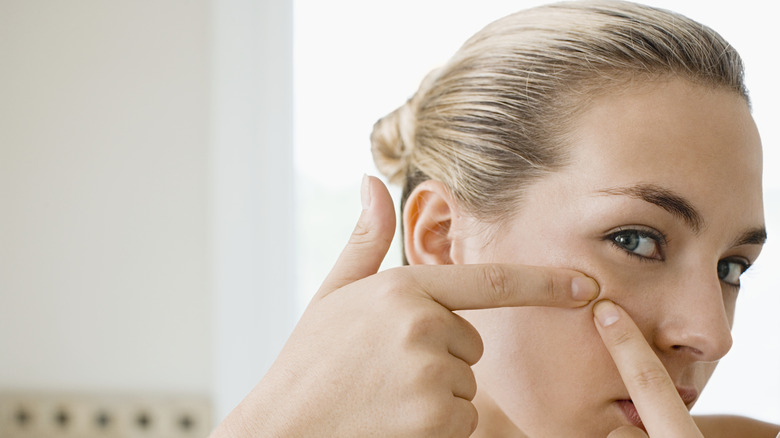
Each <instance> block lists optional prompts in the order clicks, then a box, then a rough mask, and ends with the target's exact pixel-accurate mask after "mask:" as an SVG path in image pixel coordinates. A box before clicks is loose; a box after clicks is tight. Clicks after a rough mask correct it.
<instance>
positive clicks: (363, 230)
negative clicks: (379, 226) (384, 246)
mask: <svg viewBox="0 0 780 438" xmlns="http://www.w3.org/2000/svg"><path fill="white" fill-rule="evenodd" d="M373 234H374V233H373V230H372V228H371V227H369V226H368V225H367V224H365V223H364V222H363V221H358V223H357V224H356V225H355V229H354V230H352V234H351V235H350V236H349V244H350V245H363V244H367V243H370V242H371V240H372V237H373Z"/></svg>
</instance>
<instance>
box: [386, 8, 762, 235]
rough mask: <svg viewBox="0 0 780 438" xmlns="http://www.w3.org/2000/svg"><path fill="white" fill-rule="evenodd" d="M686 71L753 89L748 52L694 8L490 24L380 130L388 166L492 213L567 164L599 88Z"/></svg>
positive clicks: (534, 12)
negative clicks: (577, 121)
mask: <svg viewBox="0 0 780 438" xmlns="http://www.w3.org/2000/svg"><path fill="white" fill-rule="evenodd" d="M670 76H676V77H684V78H686V79H689V80H691V81H693V82H695V83H700V84H704V85H707V86H712V87H725V88H727V89H731V90H733V91H735V92H737V93H740V94H741V95H742V96H744V97H745V99H746V100H747V99H748V94H747V90H746V89H745V85H744V79H743V66H742V61H741V59H740V57H739V55H738V53H737V52H736V50H734V49H733V48H732V47H731V46H730V45H729V44H728V43H727V42H726V41H725V40H724V39H723V38H722V37H721V36H720V35H718V34H717V33H716V32H715V31H713V30H712V29H710V28H708V27H706V26H703V25H702V24H699V23H697V22H695V21H693V20H691V19H688V18H686V17H684V16H682V15H679V14H676V13H673V12H669V11H665V10H662V9H657V8H652V7H648V6H644V5H639V4H635V3H629V2H623V1H583V2H571V3H558V4H552V5H547V6H542V7H538V8H533V9H528V10H525V11H521V12H518V13H515V14H513V15H509V16H507V17H505V18H502V19H500V20H498V21H495V22H493V23H491V24H489V25H488V26H487V27H485V28H484V29H482V30H481V31H480V32H478V33H477V34H476V35H474V36H473V37H472V38H471V39H469V40H468V41H467V42H466V43H465V44H464V45H463V46H462V47H461V49H460V50H459V51H458V52H457V53H456V54H455V56H454V57H453V58H452V59H451V60H450V61H449V62H448V63H447V64H446V65H445V66H443V67H442V68H440V69H438V70H435V71H433V72H431V73H430V74H429V75H428V76H427V77H426V78H425V79H424V80H423V82H422V84H421V85H420V88H419V90H418V91H417V93H416V94H414V96H413V97H412V98H411V99H409V100H408V101H407V102H406V104H405V105H403V106H401V107H400V108H398V109H397V110H395V111H394V112H392V113H391V114H389V115H388V116H386V117H384V118H382V119H380V120H379V121H378V122H377V123H376V125H375V126H374V131H373V133H372V135H371V143H372V153H373V155H374V161H375V163H376V165H377V167H378V168H379V170H380V171H381V172H382V173H383V174H384V175H385V176H386V177H387V178H388V179H389V180H390V182H391V183H395V184H400V185H402V186H403V193H402V204H401V205H402V206H401V208H402V211H403V206H404V204H405V201H406V198H407V197H408V195H409V193H410V192H411V191H412V190H413V189H414V187H416V186H417V185H418V184H419V183H420V182H422V181H425V180H427V179H434V180H438V181H440V182H442V183H443V184H444V185H445V186H446V187H447V189H448V190H449V192H450V193H451V195H452V196H453V197H454V198H455V199H456V200H457V201H458V203H459V205H461V206H462V207H463V208H464V209H466V211H468V212H470V213H471V214H473V215H474V216H475V217H477V218H479V219H481V220H485V221H488V222H497V221H500V219H501V218H503V217H506V216H507V215H509V214H511V212H512V211H514V209H515V208H516V207H518V204H519V203H520V202H521V200H522V193H523V187H525V186H526V185H527V184H529V183H530V182H533V181H534V180H535V179H537V178H539V177H541V176H542V175H544V174H545V173H547V172H551V171H554V170H555V169H557V168H560V167H561V166H563V165H565V164H566V161H567V157H566V149H565V145H566V136H567V134H568V132H569V130H570V129H569V123H570V121H571V120H572V119H573V118H574V117H575V116H576V115H577V113H578V111H582V110H583V109H585V108H587V103H588V100H589V99H591V98H592V97H593V96H594V95H597V94H598V93H604V92H607V91H611V90H614V89H615V88H616V87H620V86H626V85H628V84H630V83H631V82H632V81H636V80H640V81H641V80H659V79H663V78H666V77H670Z"/></svg>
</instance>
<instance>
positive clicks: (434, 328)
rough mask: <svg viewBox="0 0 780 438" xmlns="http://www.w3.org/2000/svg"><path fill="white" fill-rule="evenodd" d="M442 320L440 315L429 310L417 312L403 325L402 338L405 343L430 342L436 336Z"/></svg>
mask: <svg viewBox="0 0 780 438" xmlns="http://www.w3.org/2000/svg"><path fill="white" fill-rule="evenodd" d="M442 325H443V321H442V320H441V318H440V317H438V316H437V315H435V314H432V313H430V312H419V314H418V315H415V316H413V317H411V318H409V319H408V320H407V322H406V324H405V326H404V329H403V333H404V339H405V341H406V343H407V344H417V343H420V342H430V341H431V340H432V339H434V338H435V337H437V336H438V334H439V332H440V331H441V327H442Z"/></svg>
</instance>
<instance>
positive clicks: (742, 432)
mask: <svg viewBox="0 0 780 438" xmlns="http://www.w3.org/2000/svg"><path fill="white" fill-rule="evenodd" d="M693 419H694V421H696V425H697V426H699V429H700V430H701V433H702V434H703V435H704V436H705V437H707V438H731V437H746V438H776V437H778V432H780V425H777V424H771V423H765V422H763V421H758V420H754V419H752V418H747V417H740V416H736V415H697V416H694V417H693Z"/></svg>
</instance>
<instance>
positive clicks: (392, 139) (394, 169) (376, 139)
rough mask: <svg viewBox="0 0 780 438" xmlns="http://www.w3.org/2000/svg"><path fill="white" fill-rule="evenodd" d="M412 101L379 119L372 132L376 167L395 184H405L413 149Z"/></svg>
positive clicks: (413, 115) (372, 149)
mask: <svg viewBox="0 0 780 438" xmlns="http://www.w3.org/2000/svg"><path fill="white" fill-rule="evenodd" d="M415 124H416V120H415V114H414V111H413V110H412V100H411V99H410V100H409V101H407V102H406V104H404V105H403V106H401V107H400V108H398V109H396V110H395V111H393V112H392V113H390V114H388V115H386V116H385V117H383V118H381V119H379V120H378V121H377V122H376V123H375V124H374V130H373V131H372V132H371V153H372V155H373V157H374V163H375V164H376V167H377V169H379V171H380V172H381V173H382V174H383V175H384V176H385V177H386V178H387V179H388V181H390V183H392V184H403V182H404V179H405V178H406V173H407V171H408V168H409V156H410V155H411V152H412V150H413V149H414V129H415Z"/></svg>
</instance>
